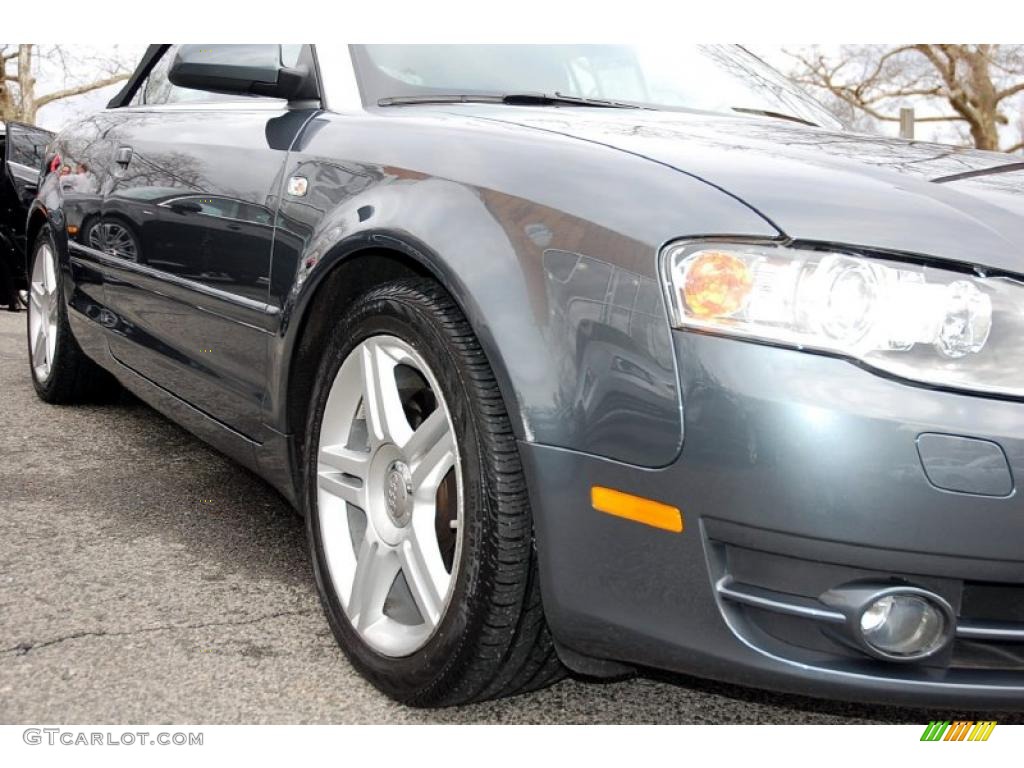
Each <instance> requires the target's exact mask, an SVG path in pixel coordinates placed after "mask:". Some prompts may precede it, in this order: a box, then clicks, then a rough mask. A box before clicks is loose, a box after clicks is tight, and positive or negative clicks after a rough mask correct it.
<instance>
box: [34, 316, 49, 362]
mask: <svg viewBox="0 0 1024 768" xmlns="http://www.w3.org/2000/svg"><path fill="white" fill-rule="evenodd" d="M45 329H46V322H45V321H42V322H40V323H39V329H38V330H37V331H36V340H35V344H33V345H32V364H33V365H35V366H36V367H37V368H39V367H42V366H45V365H46V362H47V360H46V352H47V347H48V345H47V343H46V330H45Z"/></svg>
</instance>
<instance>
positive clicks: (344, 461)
mask: <svg viewBox="0 0 1024 768" xmlns="http://www.w3.org/2000/svg"><path fill="white" fill-rule="evenodd" d="M328 470H334V471H335V472H344V473H345V474H346V475H351V476H352V477H357V478H359V479H360V480H362V481H363V482H364V483H365V482H366V477H367V474H368V473H369V471H370V454H369V453H367V452H366V451H353V450H351V449H349V448H344V447H342V446H340V445H328V446H324V447H323V448H321V449H320V471H321V472H323V471H328Z"/></svg>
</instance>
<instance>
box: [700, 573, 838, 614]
mask: <svg viewBox="0 0 1024 768" xmlns="http://www.w3.org/2000/svg"><path fill="white" fill-rule="evenodd" d="M715 589H716V590H717V591H718V594H719V595H720V596H721V597H722V598H723V599H725V600H730V601H732V602H734V603H743V604H744V605H752V606H754V607H755V608H764V609H766V610H769V611H774V612H776V613H785V614H788V615H790V616H802V617H803V618H805V619H814V620H816V621H826V622H828V623H830V624H844V623H845V622H846V617H845V616H844V615H843V614H841V613H839V612H838V611H830V610H829V609H827V608H818V607H816V606H814V605H811V604H809V603H808V602H806V598H800V597H797V596H795V595H783V594H782V593H779V592H771V591H769V590H767V589H761V588H759V587H754V586H751V585H749V584H740V583H738V582H734V581H732V579H730V578H729V577H728V576H726V577H724V578H722V579H720V580H719V581H718V583H717V584H716V585H715ZM790 600H792V601H793V602H790Z"/></svg>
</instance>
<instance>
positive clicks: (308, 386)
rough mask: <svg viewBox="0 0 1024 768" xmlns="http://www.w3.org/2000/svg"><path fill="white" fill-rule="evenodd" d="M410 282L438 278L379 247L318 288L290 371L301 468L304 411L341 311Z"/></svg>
mask: <svg viewBox="0 0 1024 768" xmlns="http://www.w3.org/2000/svg"><path fill="white" fill-rule="evenodd" d="M409 277H426V278H430V279H436V278H435V277H434V275H433V274H431V272H430V271H429V270H427V269H426V268H425V267H424V266H423V265H422V264H420V263H419V262H417V261H415V260H414V259H412V258H411V257H409V256H407V255H405V254H403V253H401V252H398V251H392V250H388V249H380V248H375V249H372V250H367V251H362V252H360V253H358V254H354V255H353V256H350V257H348V258H346V259H343V260H342V262H341V263H340V264H338V265H337V266H335V267H333V268H332V269H331V271H330V272H329V273H328V274H327V275H326V276H325V277H324V279H323V280H322V281H321V282H320V285H318V286H317V288H316V291H315V293H314V294H313V298H312V300H311V304H310V306H309V308H308V309H307V310H306V313H305V315H304V317H303V319H302V325H301V326H300V328H299V330H298V342H297V344H296V346H295V351H294V352H293V353H292V359H291V365H290V366H289V367H288V371H289V374H288V394H287V397H288V400H287V405H286V408H287V411H286V413H287V419H288V431H289V432H290V433H291V434H292V435H293V441H294V442H293V450H294V452H295V457H296V459H297V460H298V461H297V462H296V463H295V464H294V465H293V469H297V468H299V467H301V466H302V465H303V461H302V460H303V452H304V451H305V447H306V415H307V413H306V411H307V407H308V406H309V403H310V400H311V398H312V395H313V386H314V384H315V382H316V373H317V370H318V368H319V365H320V354H321V353H322V351H323V349H324V347H326V346H327V338H328V335H329V334H330V332H331V329H332V328H333V327H334V324H335V321H336V320H337V318H338V315H339V313H340V312H341V311H344V308H345V307H347V306H348V305H350V304H351V303H352V302H353V301H355V299H357V298H358V297H359V296H361V295H362V294H364V293H366V292H367V291H369V290H371V289H372V288H375V287H376V286H378V285H383V284H384V283H390V282H393V281H395V280H400V279H402V278H409Z"/></svg>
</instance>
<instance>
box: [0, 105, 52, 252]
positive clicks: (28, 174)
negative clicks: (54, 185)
mask: <svg viewBox="0 0 1024 768" xmlns="http://www.w3.org/2000/svg"><path fill="white" fill-rule="evenodd" d="M52 139H53V134H52V133H50V132H49V131H46V130H43V129H42V128H36V127H34V126H29V125H24V124H22V123H7V125H6V136H5V137H4V150H3V174H2V178H0V187H2V189H0V194H2V199H3V211H2V212H0V215H2V216H3V222H2V223H3V229H4V230H5V236H6V237H8V238H10V239H11V240H12V242H13V245H14V246H15V248H16V250H17V252H18V253H23V252H24V246H25V242H24V235H25V218H26V217H27V215H28V209H29V205H31V203H32V198H33V197H35V194H36V187H37V185H38V184H39V171H40V166H41V165H42V162H43V155H44V154H45V151H46V146H47V145H48V144H49V143H50V141H51V140H52Z"/></svg>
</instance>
